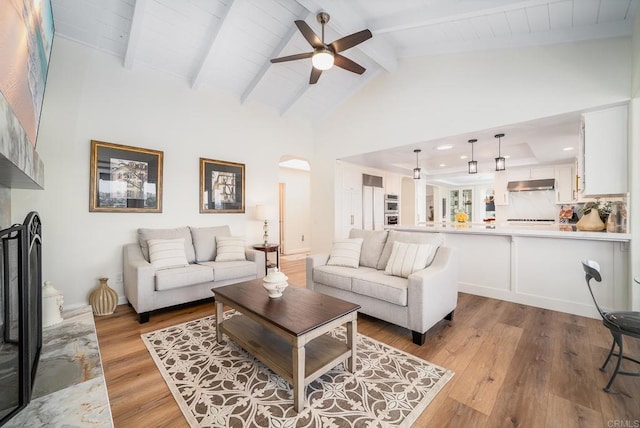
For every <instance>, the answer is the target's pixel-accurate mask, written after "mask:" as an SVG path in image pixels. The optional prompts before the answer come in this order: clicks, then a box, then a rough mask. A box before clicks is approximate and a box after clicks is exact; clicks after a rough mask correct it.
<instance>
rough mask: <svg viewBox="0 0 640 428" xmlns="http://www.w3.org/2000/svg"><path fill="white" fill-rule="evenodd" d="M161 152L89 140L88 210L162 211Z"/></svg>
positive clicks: (121, 211)
mask: <svg viewBox="0 0 640 428" xmlns="http://www.w3.org/2000/svg"><path fill="white" fill-rule="evenodd" d="M163 160H164V153H163V152H161V151H159V150H151V149H143V148H140V147H132V146H124V145H121V144H114V143H106V142H103V141H95V140H91V177H90V190H89V211H91V212H112V213H125V212H126V213H161V212H162V168H163Z"/></svg>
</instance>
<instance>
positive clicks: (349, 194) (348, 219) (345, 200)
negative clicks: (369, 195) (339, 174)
mask: <svg viewBox="0 0 640 428" xmlns="http://www.w3.org/2000/svg"><path fill="white" fill-rule="evenodd" d="M340 223H341V227H340V230H341V237H347V236H349V231H350V230H351V229H360V228H362V191H361V190H350V189H343V190H342V213H341V217H340Z"/></svg>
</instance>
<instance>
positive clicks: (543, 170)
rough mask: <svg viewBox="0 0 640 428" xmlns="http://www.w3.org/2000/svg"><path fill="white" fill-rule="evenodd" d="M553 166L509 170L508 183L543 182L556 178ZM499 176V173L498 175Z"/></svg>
mask: <svg viewBox="0 0 640 428" xmlns="http://www.w3.org/2000/svg"><path fill="white" fill-rule="evenodd" d="M554 173H555V171H554V168H553V166H536V167H532V168H513V169H509V170H507V177H508V181H521V180H541V179H544V178H554ZM496 174H497V173H496Z"/></svg>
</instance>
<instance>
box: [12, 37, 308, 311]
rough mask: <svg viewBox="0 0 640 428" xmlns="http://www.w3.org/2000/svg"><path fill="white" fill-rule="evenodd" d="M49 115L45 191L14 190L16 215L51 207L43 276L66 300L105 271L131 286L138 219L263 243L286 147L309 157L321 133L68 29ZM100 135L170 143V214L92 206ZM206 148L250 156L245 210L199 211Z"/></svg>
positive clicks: (166, 206) (84, 294) (159, 145)
mask: <svg viewBox="0 0 640 428" xmlns="http://www.w3.org/2000/svg"><path fill="white" fill-rule="evenodd" d="M41 120H42V121H41V125H40V134H39V138H38V147H37V150H38V153H39V154H40V156H41V157H42V159H43V162H44V164H45V190H44V191H26V190H20V191H19V190H14V191H13V192H12V203H13V205H12V218H13V221H14V222H18V221H22V219H23V218H24V216H25V215H26V213H27V212H28V211H31V210H37V211H39V212H40V215H41V217H42V222H43V235H44V236H43V240H44V246H43V253H44V254H43V259H44V260H43V278H44V279H45V280H50V281H52V284H53V285H54V286H55V287H56V288H58V289H60V290H61V291H62V292H63V293H64V297H65V304H66V306H75V305H84V304H87V303H88V301H87V298H88V294H89V292H90V291H91V290H92V289H93V288H94V287H95V286H96V285H97V284H98V281H97V278H99V277H101V276H106V277H109V278H111V279H110V281H109V283H110V285H111V286H112V287H113V288H114V289H115V290H116V291H117V292H118V294H119V295H120V296H123V291H122V284H118V283H116V277H117V275H118V274H119V273H120V272H122V245H123V244H125V243H128V242H135V240H136V229H137V228H138V227H178V226H185V225H194V226H207V225H221V224H228V225H230V227H231V231H232V233H233V234H234V235H243V236H245V237H246V239H247V241H248V243H252V242H260V241H261V236H262V231H261V227H260V223H259V222H257V221H255V220H254V218H253V214H254V213H253V210H254V208H255V205H256V203H261V202H264V201H265V200H273V201H277V200H278V173H279V167H278V163H279V160H280V157H281V156H282V155H283V154H288V155H298V156H300V157H303V158H309V157H310V155H311V150H312V143H313V135H312V129H311V127H310V125H308V124H307V123H304V122H300V121H295V120H290V119H285V118H282V117H280V116H279V115H278V114H277V113H276V112H274V111H272V110H267V109H263V108H258V107H254V106H251V105H249V106H243V105H240V104H239V102H238V101H237V100H236V99H233V98H231V97H230V96H227V95H225V94H221V93H217V92H206V91H203V90H198V91H195V90H192V89H190V88H189V87H188V86H187V85H186V84H184V83H182V82H179V81H177V80H176V79H174V78H173V77H171V76H164V75H160V74H159V73H157V72H153V71H148V70H140V69H136V70H134V71H128V70H125V69H124V68H123V67H122V65H121V64H120V62H119V61H118V60H117V59H116V58H114V57H111V56H108V55H105V54H102V53H98V52H95V51H92V50H89V49H87V48H85V47H84V46H81V45H79V44H76V43H73V42H70V41H67V40H64V39H59V38H57V39H56V40H55V42H54V46H53V54H52V58H51V65H50V70H49V77H48V81H47V88H46V93H45V99H44V107H43V112H42V119H41ZM92 139H96V140H101V141H108V142H113V143H118V144H126V145H131V146H136V147H144V148H150V149H157V150H162V151H164V200H163V213H160V214H146V213H143V214H128V213H90V212H89V151H90V140H92ZM200 157H205V158H212V159H220V160H226V161H232V162H240V163H244V164H245V169H246V199H245V202H246V209H247V211H246V213H245V214H199V212H198V197H199V191H198V188H199V177H198V174H199V163H198V159H199V158H200Z"/></svg>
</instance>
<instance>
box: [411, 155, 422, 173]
mask: <svg viewBox="0 0 640 428" xmlns="http://www.w3.org/2000/svg"><path fill="white" fill-rule="evenodd" d="M421 151H422V150H420V149H415V150H414V151H413V152H414V153H415V154H416V167H415V168H413V179H414V180H420V167H419V166H418V153H420V152H421Z"/></svg>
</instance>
